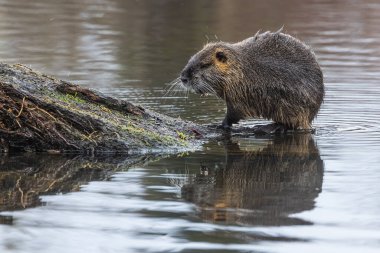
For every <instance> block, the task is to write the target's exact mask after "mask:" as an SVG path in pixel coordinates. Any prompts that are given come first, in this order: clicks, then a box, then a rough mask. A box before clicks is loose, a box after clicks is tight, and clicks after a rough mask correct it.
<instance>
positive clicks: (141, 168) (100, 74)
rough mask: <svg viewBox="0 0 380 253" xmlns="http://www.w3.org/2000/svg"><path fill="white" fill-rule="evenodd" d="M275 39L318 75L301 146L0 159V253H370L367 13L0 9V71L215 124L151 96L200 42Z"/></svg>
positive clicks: (371, 60)
mask: <svg viewBox="0 0 380 253" xmlns="http://www.w3.org/2000/svg"><path fill="white" fill-rule="evenodd" d="M283 25H285V30H286V31H287V32H289V33H291V34H293V35H294V36H296V37H298V38H300V39H302V40H304V41H306V42H307V43H308V44H309V45H311V46H312V47H313V48H314V50H315V53H316V54H317V57H318V59H319V62H320V64H321V66H322V68H323V71H324V75H325V84H326V89H327V93H326V99H325V103H324V104H323V106H322V109H321V111H320V113H319V115H318V118H317V119H316V120H315V122H314V127H315V128H316V133H315V134H312V135H311V134H297V135H288V136H282V137H267V138H255V137H249V138H241V137H238V136H235V137H232V138H231V139H229V140H225V141H221V142H213V143H208V144H206V145H205V146H204V148H203V150H200V151H196V152H189V153H183V154H178V155H173V156H168V157H161V158H162V159H159V158H160V157H150V156H146V157H132V158H131V159H130V160H125V158H120V157H108V158H99V157H97V158H92V160H87V159H83V158H80V157H61V156H46V155H39V156H35V155H17V156H10V157H8V156H4V157H0V194H1V195H0V200H1V202H0V215H1V216H0V223H1V224H2V225H0V252H379V247H380V184H379V182H380V165H379V164H380V127H379V123H380V44H379V41H380V4H379V3H378V2H377V1H369V0H366V1H300V0H299V1H298V0H297V1H296V0H295V1H293V0H292V1H280V0H277V1H276V0H270V1H248V0H237V1H227V0H220V1H201V0H199V1H198V0H196V1H180V0H177V1H175V0H165V1H147V0H140V1H122V0H113V1H112V0H97V1H92V0H84V1H74V0H71V1H58V0H53V1H47V0H37V1H27V0H0V59H1V61H4V62H8V63H23V64H25V65H28V66H31V67H33V68H35V69H38V70H40V71H42V72H46V73H49V74H52V75H55V76H58V77H59V78H62V79H66V80H70V81H73V82H75V83H78V84H81V85H84V86H86V87H91V88H95V89H98V90H101V91H102V92H105V93H107V94H110V95H112V96H117V97H120V98H125V99H128V100H130V101H135V102H138V103H141V104H143V105H144V106H148V107H150V108H152V109H154V110H158V111H161V112H164V113H166V114H170V115H172V116H175V117H182V118H186V119H189V120H193V121H197V122H202V123H205V122H206V123H208V122H219V121H220V120H221V119H222V118H223V114H224V112H225V111H224V105H223V103H222V102H219V101H216V100H215V99H212V98H210V99H204V98H200V97H198V96H195V95H190V96H189V97H188V98H186V97H185V96H184V94H182V93H177V94H173V95H171V96H170V97H163V95H164V89H165V88H166V86H165V83H168V82H170V81H171V80H173V79H174V78H176V77H177V75H178V73H179V72H180V70H181V69H182V67H183V66H184V64H185V63H186V62H187V60H188V57H189V56H190V55H192V54H193V53H194V52H196V51H197V50H199V49H200V48H201V47H202V45H203V44H204V43H206V42H207V41H209V40H216V39H220V40H225V41H239V40H241V39H243V38H246V37H249V36H252V35H253V34H254V33H256V31H257V30H259V29H262V30H264V31H265V30H277V29H279V28H280V27H281V26H283ZM255 123H257V121H252V120H251V121H248V122H242V124H255ZM130 162H134V163H136V165H135V166H134V167H133V168H131V169H128V165H129V163H130ZM27 207H28V208H27ZM25 208H27V209H25Z"/></svg>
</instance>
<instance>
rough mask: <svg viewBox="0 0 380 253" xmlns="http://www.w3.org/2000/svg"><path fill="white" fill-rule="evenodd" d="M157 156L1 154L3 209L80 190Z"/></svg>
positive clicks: (31, 205)
mask: <svg viewBox="0 0 380 253" xmlns="http://www.w3.org/2000/svg"><path fill="white" fill-rule="evenodd" d="M127 158H128V159H127ZM154 158H155V157H154V156H128V157H123V156H107V157H97V158H89V157H67V156H62V155H46V154H44V155H35V154H28V153H26V154H21V155H17V156H7V155H5V156H3V157H1V156H0V164H1V166H0V211H4V210H17V209H22V208H26V207H33V206H37V205H41V200H40V195H42V194H43V195H46V194H56V193H67V192H72V191H78V190H79V189H80V187H81V186H83V185H84V184H86V183H88V182H89V181H93V180H104V179H107V178H109V176H110V175H112V174H113V173H115V171H120V170H126V169H127V168H129V166H130V165H132V164H136V163H139V162H146V161H147V160H151V159H154ZM0 224H1V221H0Z"/></svg>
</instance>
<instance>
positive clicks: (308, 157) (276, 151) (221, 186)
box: [182, 134, 323, 225]
mask: <svg viewBox="0 0 380 253" xmlns="http://www.w3.org/2000/svg"><path fill="white" fill-rule="evenodd" d="M225 148H226V153H227V154H226V163H225V167H222V168H219V169H211V168H213V167H214V166H213V164H207V165H205V164H203V165H202V166H201V169H200V173H199V174H198V175H197V176H196V177H195V179H194V180H193V182H191V183H190V184H187V185H184V186H183V187H182V197H183V198H185V199H186V200H188V201H191V202H194V203H195V204H196V205H198V206H199V210H200V216H201V218H202V219H204V220H208V221H211V222H226V223H238V224H251V225H253V224H255V225H287V224H304V223H305V221H302V220H300V219H296V218H290V217H288V216H289V214H294V213H298V212H302V211H305V210H310V209H312V208H313V207H314V200H315V198H316V197H317V196H318V194H319V192H320V191H321V187H322V176H323V161H322V160H321V158H320V155H319V151H318V149H317V147H316V145H315V143H314V141H313V138H312V136H311V135H309V134H298V135H286V136H279V137H276V138H275V139H273V142H271V143H270V144H268V145H267V146H266V147H265V148H263V149H260V150H256V151H241V150H240V149H239V146H238V145H237V144H236V143H233V142H230V143H227V144H226V146H225Z"/></svg>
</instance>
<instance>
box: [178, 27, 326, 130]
mask: <svg viewBox="0 0 380 253" xmlns="http://www.w3.org/2000/svg"><path fill="white" fill-rule="evenodd" d="M181 80H182V83H183V84H184V85H185V86H187V87H189V88H192V89H193V90H194V91H195V92H197V93H200V94H204V93H210V94H213V95H216V96H218V97H220V98H221V99H224V100H225V101H226V104H227V115H226V117H225V119H224V121H223V126H224V127H230V126H231V125H232V124H233V123H238V122H239V120H241V119H245V118H250V117H260V118H265V119H271V120H273V121H275V122H276V123H280V124H283V125H284V126H286V127H287V128H294V129H296V128H304V129H307V128H310V125H311V122H312V120H313V119H314V117H315V116H316V114H317V113H318V110H319V108H320V106H321V104H322V102H323V97H324V85H323V75H322V71H321V69H320V67H319V65H318V63H317V61H316V58H315V55H314V53H313V52H312V50H311V49H310V47H308V46H306V45H305V44H304V43H302V42H301V41H299V40H298V39H296V38H294V37H292V36H290V35H288V34H284V33H281V32H280V31H279V32H275V33H272V32H265V33H262V34H259V33H258V34H256V35H255V36H254V37H251V38H248V39H246V40H243V41H241V42H238V43H234V44H230V43H225V42H217V43H209V44H207V45H206V46H205V47H204V48H203V49H202V50H201V51H199V52H198V53H196V54H195V55H194V56H192V57H191V59H190V60H189V62H188V64H187V65H186V67H185V68H184V70H183V71H182V74H181Z"/></svg>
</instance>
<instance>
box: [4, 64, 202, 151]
mask: <svg viewBox="0 0 380 253" xmlns="http://www.w3.org/2000/svg"><path fill="white" fill-rule="evenodd" d="M201 132H203V129H201V128H200V127H199V126H197V125H195V124H193V123H190V122H185V121H183V120H180V119H174V118H170V117H167V116H164V115H161V114H158V113H155V112H152V111H149V110H146V109H144V108H142V107H139V106H135V105H133V104H131V103H129V102H127V101H123V100H117V99H114V98H111V97H107V96H104V95H102V94H101V93H98V92H95V91H91V90H89V89H85V88H81V87H79V86H77V85H73V84H70V83H67V82H64V81H61V80H57V79H55V78H52V77H49V76H46V75H43V74H41V73H37V72H34V71H33V70H31V69H29V68H27V67H25V66H22V65H7V64H0V152H1V151H7V150H19V151H47V150H59V151H69V150H70V151H80V152H82V153H93V152H97V153H99V152H127V151H129V150H136V149H151V148H189V147H191V146H193V145H194V144H196V142H197V140H196V138H195V136H196V135H200V133H201Z"/></svg>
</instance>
